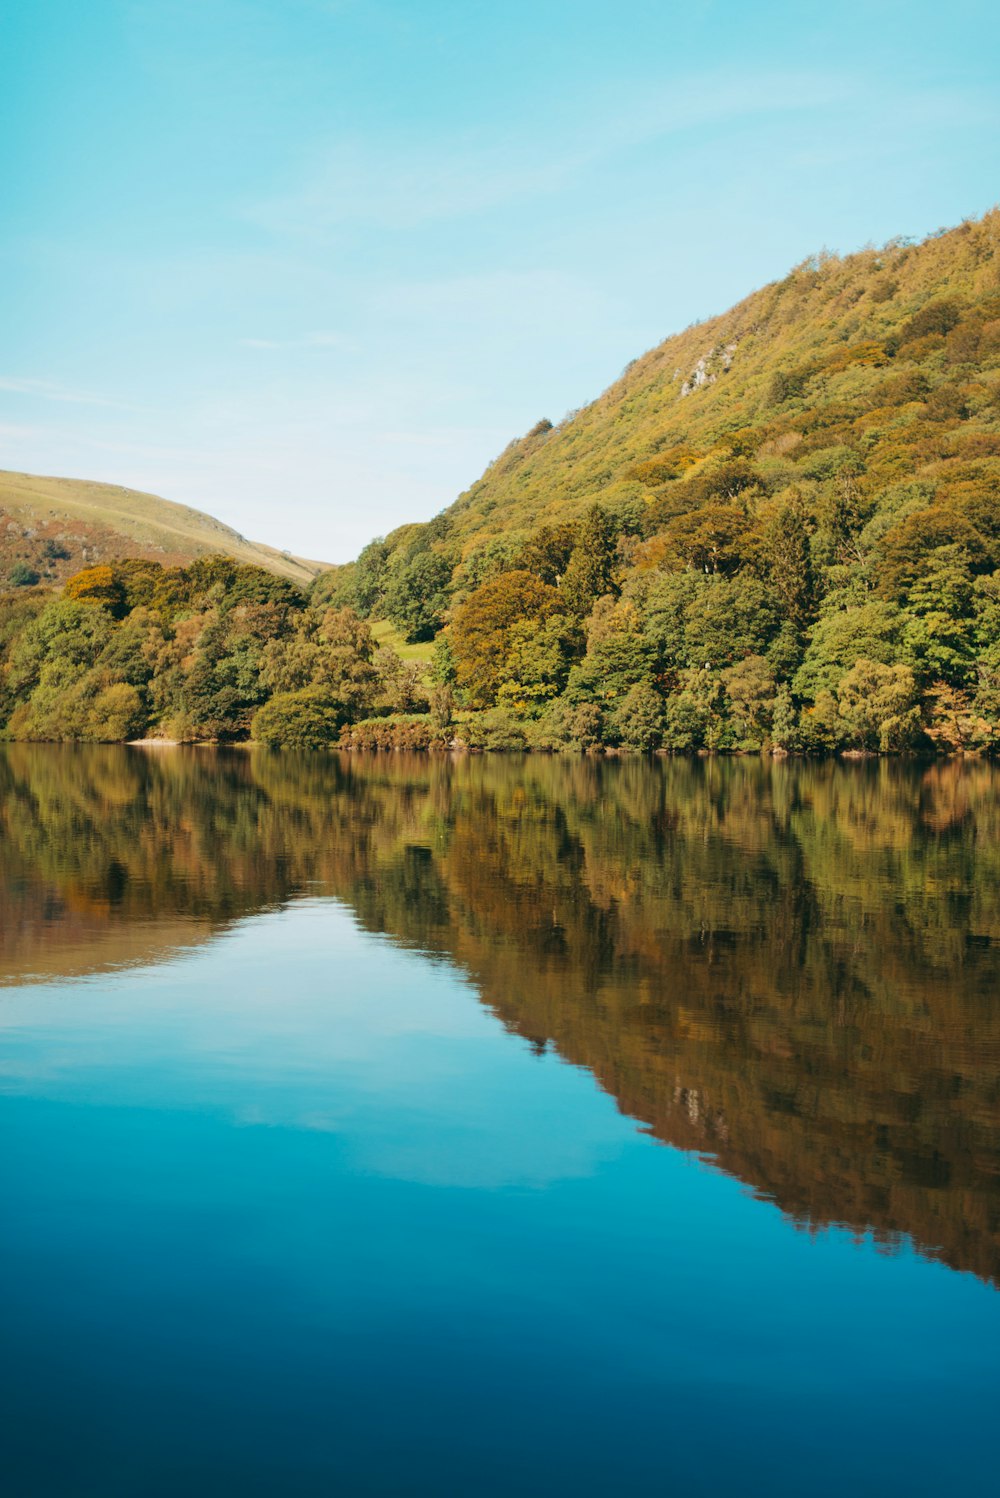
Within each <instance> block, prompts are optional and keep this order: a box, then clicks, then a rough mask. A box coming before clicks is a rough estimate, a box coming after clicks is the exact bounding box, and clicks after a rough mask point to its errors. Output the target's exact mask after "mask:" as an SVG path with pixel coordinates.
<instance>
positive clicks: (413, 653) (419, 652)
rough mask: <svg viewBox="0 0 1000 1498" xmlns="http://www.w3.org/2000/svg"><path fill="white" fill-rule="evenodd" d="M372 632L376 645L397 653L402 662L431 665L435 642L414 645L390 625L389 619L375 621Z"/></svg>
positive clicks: (429, 641) (419, 642) (423, 641)
mask: <svg viewBox="0 0 1000 1498" xmlns="http://www.w3.org/2000/svg"><path fill="white" fill-rule="evenodd" d="M371 631H372V634H373V635H374V636H375V643H376V644H377V645H386V646H388V647H389V648H390V649H392V650H394V651H395V652H396V654H397V655H398V656H399V657H400V659H401V660H404V661H421V662H423V663H424V664H427V665H429V664H430V660H431V657H432V655H433V654H434V641H433V640H420V641H418V642H417V644H415V645H412V644H410V642H409V641H408V640H406V639H404V637H403V636H402V635H401V634H400V632H399V630H398V629H397V628H396V626H395V625H394V624H390V623H389V621H388V619H378V620H376V621H374V622H373V623H372V626H371Z"/></svg>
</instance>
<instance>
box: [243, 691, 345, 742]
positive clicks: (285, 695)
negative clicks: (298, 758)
mask: <svg viewBox="0 0 1000 1498" xmlns="http://www.w3.org/2000/svg"><path fill="white" fill-rule="evenodd" d="M343 721H344V709H343V706H342V704H340V703H339V702H335V701H333V700H332V699H331V698H330V695H329V692H328V690H327V688H326V687H304V688H303V689H302V690H301V691H299V692H278V693H277V694H276V695H275V696H274V697H272V698H271V700H270V702H266V703H265V704H264V706H263V707H262V708H260V709H258V711H257V713H256V714H255V715H254V719H253V725H252V728H251V733H252V736H253V738H254V739H256V740H257V742H258V743H261V744H266V745H267V747H268V748H269V749H325V748H327V747H329V745H331V744H335V743H336V742H337V738H338V735H339V733H340V728H341V725H342V723H343Z"/></svg>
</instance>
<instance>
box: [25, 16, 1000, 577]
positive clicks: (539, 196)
mask: <svg viewBox="0 0 1000 1498" xmlns="http://www.w3.org/2000/svg"><path fill="white" fill-rule="evenodd" d="M998 43H1000V9H998V8H997V7H995V6H994V5H989V4H986V3H981V0H954V3H952V4H950V5H948V6H941V5H939V4H929V3H925V0H908V3H899V4H897V3H895V0H884V3H878V0H866V3H855V0H838V3H836V4H830V3H824V4H813V3H811V0H797V3H769V0H757V3H753V0H686V3H683V4H680V3H678V4H675V3H673V0H660V3H655V4H654V3H648V0H632V3H630V4H629V5H627V6H623V5H621V4H612V3H605V0H534V3H531V4H529V3H524V0H503V3H497V0H493V3H489V4H481V3H479V0H6V3H5V4H4V6H3V7H2V18H0V130H2V139H3V142H4V147H3V151H2V155H0V175H2V194H0V203H2V208H0V214H2V222H3V235H2V238H0V326H2V328H3V338H2V344H0V465H2V466H4V467H8V468H20V469H26V470H28V471H31V472H39V473H59V474H71V475H74V476H80V477H88V478H101V479H107V480H110V481H113V482H116V483H123V484H129V485H133V486H135V487H138V488H146V489H152V490H154V491H156V492H158V493H161V494H165V495H167V496H168V497H169V498H173V499H179V500H183V501H185V502H186V503H189V504H195V505H198V506H199V507H201V508H204V509H207V510H209V511H211V512H212V513H214V514H217V515H219V516H220V517H221V518H223V519H224V520H226V521H228V522H229V523H230V524H232V525H235V526H236V527H237V529H239V530H241V531H242V532H243V533H244V534H247V535H250V536H253V537H254V538H255V539H259V540H265V541H270V542H271V543H272V544H276V545H279V546H286V547H289V548H291V549H293V550H296V551H299V552H303V553H306V554H310V555H314V556H319V557H322V558H324V559H327V560H332V561H338V560H345V559H347V558H348V557H349V556H351V555H353V554H355V552H356V551H357V550H358V548H359V547H360V546H361V545H363V544H364V542H365V541H367V540H368V539H370V537H371V536H372V535H374V534H376V533H379V532H385V531H386V530H388V529H391V528H392V527H393V526H394V525H397V524H400V523H402V522H403V521H406V520H412V519H424V518H427V517H429V516H430V515H432V514H433V513H435V512H436V511H437V510H439V509H441V508H442V507H443V506H444V505H445V504H447V503H449V502H450V501H451V500H452V499H453V498H454V497H455V495H456V494H457V493H458V492H460V490H461V489H463V488H464V487H466V486H467V485H468V484H469V483H470V482H471V481H472V480H473V479H474V478H476V477H477V476H478V474H479V473H480V472H481V471H482V469H483V467H484V466H485V464H486V463H487V462H488V461H489V460H490V459H491V458H492V457H493V456H495V454H496V453H497V452H498V451H499V450H500V449H501V448H502V447H503V446H504V445H505V444H506V443H507V441H508V440H509V439H510V438H511V437H512V436H515V435H517V434H518V433H520V432H523V431H525V430H526V429H527V428H528V427H529V426H531V425H532V423H533V422H535V421H536V420H537V419H538V418H539V417H541V416H548V417H550V418H552V419H553V420H557V419H558V418H559V417H560V416H562V415H563V414H564V413H565V412H566V411H567V410H568V409H570V408H572V407H575V406H578V405H581V404H583V403H584V402H585V401H586V400H588V399H590V398H592V397H593V396H595V395H597V394H598V393H599V392H600V390H601V389H602V388H603V387H604V386H606V385H607V384H609V383H610V382H611V380H613V379H614V378H615V377H616V376H617V374H618V373H619V372H620V370H621V368H622V367H623V366H624V365H625V364H626V363H627V362H628V360H629V359H631V358H633V357H634V356H635V355H636V354H638V353H641V352H642V351H643V350H644V349H646V348H648V347H650V346H652V345H653V344H655V343H657V342H658V341H659V340H660V339H661V338H663V337H664V336H665V335H666V334H668V333H670V332H672V331H675V330H676V329H678V328H680V327H684V326H685V325H686V324H688V323H689V322H691V321H692V320H694V319H695V318H699V317H704V316H708V315H711V314H712V313H714V312H718V311H721V310H723V309H724V308H725V307H727V306H728V305H729V304H730V303H732V302H733V301H735V300H736V299H737V298H739V297H740V296H742V295H744V294H745V293H746V292H748V291H749V290H751V289H752V288H753V287H755V286H758V285H761V284H762V283H763V282H765V281H768V280H771V279H773V278H774V277H776V276H780V275H781V274H783V273H784V272H785V271H786V270H787V269H788V268H789V267H790V266H791V265H793V264H795V263H796V262H797V261H799V260H801V259H802V258H803V257H804V256H805V255H807V254H810V253H812V252H813V251H815V250H818V249H820V248H823V247H827V248H830V249H836V250H843V251H847V250H851V249H855V248H857V247H858V246H860V245H861V244H864V243H866V242H868V241H876V242H880V241H883V240H885V239H887V238H890V237H892V236H894V235H897V234H904V235H922V234H924V233H926V232H928V231H929V230H932V229H935V228H938V227H939V226H941V225H943V224H951V223H954V222H957V221H958V220H960V219H961V218H963V217H965V216H968V215H972V214H978V213H981V212H983V211H984V210H985V209H986V208H988V207H990V206H991V205H992V204H994V203H995V202H996V201H997V199H998V198H1000V187H998V176H997V172H996V170H995V167H996V163H997V161H998V160H1000V151H998V144H1000V88H998V64H1000V45H998Z"/></svg>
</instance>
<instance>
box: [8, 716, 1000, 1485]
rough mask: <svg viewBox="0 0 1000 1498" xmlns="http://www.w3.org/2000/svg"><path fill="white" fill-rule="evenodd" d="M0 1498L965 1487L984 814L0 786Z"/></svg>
mask: <svg viewBox="0 0 1000 1498" xmlns="http://www.w3.org/2000/svg"><path fill="white" fill-rule="evenodd" d="M0 839H2V841H0V864H2V867H0V955H2V965H0V966H2V980H3V984H4V986H3V988H2V989H0V1023H2V1041H0V1045H2V1054H0V1117H2V1144H3V1147H2V1158H0V1188H2V1200H3V1213H2V1218H0V1285H2V1286H3V1289H2V1291H0V1295H2V1298H3V1312H2V1324H3V1343H4V1356H3V1358H2V1361H0V1383H2V1388H0V1408H2V1410H3V1424H4V1427H5V1432H4V1439H3V1452H4V1475H5V1480H6V1488H7V1491H9V1492H10V1493H11V1495H12V1498H36V1495H58V1498H84V1495H87V1498H91V1495H93V1498H119V1495H121V1498H140V1495H141V1498H159V1495H167V1494H170V1495H176V1494H178V1493H184V1494H187V1495H199V1498H200V1495H202V1494H205V1495H208V1494H212V1495H220V1494H239V1495H240V1498H247V1495H258V1494H261V1495H263V1494H267V1495H276V1494H280V1495H282V1498H298V1495H313V1494H317V1495H318V1494H324V1495H328V1494H332V1493H343V1494H349V1495H354V1494H364V1495H368V1494H371V1495H387V1494H392V1495H397V1494H405V1495H425V1494H426V1495H451V1494H456V1495H459V1494H460V1495H480V1494H481V1495H490V1498H492V1495H508V1494H514V1493H518V1494H530V1495H535V1494H559V1495H562V1494H567V1495H589V1494H618V1493H624V1492H632V1491H635V1492H641V1493H649V1494H660V1493H663V1494H667V1493H672V1492H674V1491H684V1492H685V1493H686V1494H707V1495H716V1494H722V1495H728V1494H739V1495H752V1494H762V1495H763V1494H766V1495H769V1498H786V1495H787V1498H792V1495H795V1498H799V1495H801V1494H802V1493H804V1492H808V1493H810V1494H821V1495H822V1494H838V1495H840V1494H843V1493H844V1492H845V1491H850V1492H852V1493H856V1494H878V1495H881V1498H892V1495H894V1494H897V1493H906V1494H907V1495H909V1498H913V1495H919V1494H939V1493H943V1492H946V1491H951V1490H953V1489H954V1488H955V1487H956V1486H961V1487H962V1488H963V1489H968V1490H970V1491H976V1490H986V1489H987V1487H988V1485H991V1484H992V1483H993V1482H994V1481H995V1472H996V1440H997V1436H996V1411H997V1407H998V1403H1000V1296H998V1294H997V1285H998V1283H1000V981H998V980H1000V771H998V770H997V769H995V768H993V767H992V766H990V765H988V764H984V763H978V762H972V761H968V762H964V763H962V762H947V763H943V762H942V763H938V764H916V763H904V762H894V763H891V762H876V761H869V762H864V763H859V764H849V765H837V764H832V763H831V764H827V763H815V764H813V763H803V762H793V761H785V762H766V761H760V760H756V759H736V760H718V759H702V760H664V761H657V762H654V763H647V762H644V761H639V760H618V761H602V760H598V759H591V758H552V759H549V758H543V757H534V758H529V759H522V758H519V757H514V756H510V757H497V756H477V757H465V758H451V757H446V756H427V757H423V758H418V757H413V758H411V757H408V756H404V755H387V756H384V757H381V758H378V757H372V758H366V757H364V756H353V755H343V756H336V755H333V756H314V757H308V758H294V757H288V756H284V757H281V756H267V755H264V754H258V753H247V752H239V751H230V752H224V751H213V750H208V749H179V750H170V751H163V750H161V751H155V752H151V751H144V750H140V749H127V748H103V747H93V748H73V747H58V746H31V745H7V746H0Z"/></svg>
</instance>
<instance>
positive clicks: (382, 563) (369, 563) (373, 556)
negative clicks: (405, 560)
mask: <svg viewBox="0 0 1000 1498" xmlns="http://www.w3.org/2000/svg"><path fill="white" fill-rule="evenodd" d="M388 561H389V548H388V546H386V544H385V541H384V540H383V539H382V537H381V536H377V537H376V539H375V540H374V541H369V543H368V545H367V546H366V547H365V548H364V550H363V551H362V552H361V553H360V554H359V556H358V560H357V561H356V562H355V564H354V598H355V603H356V607H357V611H358V613H359V614H360V615H361V617H362V618H363V619H368V618H370V617H371V615H372V614H374V613H375V612H376V610H377V609H378V606H379V604H380V603H381V601H382V594H383V592H384V591H385V578H386V565H387V563H388Z"/></svg>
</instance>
